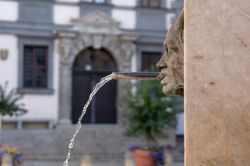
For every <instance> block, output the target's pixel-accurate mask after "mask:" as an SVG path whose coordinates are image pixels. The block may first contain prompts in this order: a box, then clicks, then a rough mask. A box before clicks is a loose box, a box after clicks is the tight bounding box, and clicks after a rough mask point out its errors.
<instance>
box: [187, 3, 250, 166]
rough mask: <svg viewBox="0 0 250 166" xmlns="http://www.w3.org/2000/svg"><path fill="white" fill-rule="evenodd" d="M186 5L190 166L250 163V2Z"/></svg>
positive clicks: (188, 153) (223, 165) (188, 163)
mask: <svg viewBox="0 0 250 166" xmlns="http://www.w3.org/2000/svg"><path fill="white" fill-rule="evenodd" d="M185 5H186V9H185V136H186V137H185V165H186V166H245V165H249V164H250V97H249V96H250V32H249V30H250V3H249V1H237V0H209V1H201V0H192V1H186V4H185Z"/></svg>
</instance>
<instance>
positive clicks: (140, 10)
mask: <svg viewBox="0 0 250 166" xmlns="http://www.w3.org/2000/svg"><path fill="white" fill-rule="evenodd" d="M181 7H182V4H181V1H175V0H154V1H149V0H141V1H136V0H112V1H111V0H57V1H53V0H45V1H44V0H35V1H33V0H19V1H14V0H13V1H5V0H1V1H0V49H1V50H6V51H7V54H8V55H7V58H6V59H5V60H4V59H1V61H0V75H1V79H0V82H1V83H4V82H5V81H8V82H9V85H10V87H17V88H18V91H19V92H20V93H23V94H24V99H23V102H24V103H25V106H26V108H27V109H28V110H29V112H28V114H27V115H25V116H23V117H19V118H18V119H15V118H6V121H8V120H9V121H12V122H13V123H14V122H15V123H17V124H16V126H19V127H25V125H23V124H27V125H29V124H32V123H37V124H39V125H42V126H47V127H49V126H53V124H55V123H57V122H62V123H64V122H65V123H72V122H73V123H75V121H76V117H77V116H78V115H76V116H75V114H77V112H74V111H73V110H75V109H79V108H74V107H73V106H72V105H79V103H80V102H82V101H84V99H85V98H86V95H87V93H89V90H90V89H91V88H92V86H93V84H94V83H95V82H96V81H97V80H98V79H99V78H100V77H102V76H104V75H106V74H108V73H110V72H112V71H140V70H147V69H148V68H149V67H150V66H151V65H155V64H156V62H157V61H158V59H159V57H160V56H161V54H162V53H163V47H162V44H163V41H164V37H165V34H166V31H167V29H168V28H169V27H170V26H171V24H172V23H173V22H174V20H175V18H176V13H178V12H179V10H180V9H181ZM84 71H85V72H84ZM111 86H113V87H112V88H113V89H116V88H114V87H115V86H118V88H117V91H114V92H113V91H110V90H108V91H107V92H106V93H107V96H109V95H111V94H112V95H113V96H110V98H111V97H112V98H116V96H117V97H118V98H119V95H120V90H121V88H119V85H113V84H112V85H111ZM85 87H86V88H85ZM82 88H83V90H80V91H82V92H79V93H78V91H79V90H78V89H82ZM112 88H111V89H112ZM87 91H88V92H87ZM81 93H84V94H81ZM79 95H80V96H79ZM106 98H109V97H106ZM78 99H80V100H79V101H76V100H78ZM102 100H106V99H105V97H103V98H102ZM112 100H114V99H112ZM112 100H107V101H104V102H102V103H98V102H97V103H96V107H97V108H91V109H92V110H93V109H95V111H96V113H97V114H98V113H99V114H100V116H99V117H102V116H103V118H102V119H98V118H97V117H95V115H90V114H89V115H87V116H88V119H87V120H86V122H87V123H116V122H117V118H118V117H117V116H116V115H117V111H119V110H117V108H116V107H117V103H115V101H113V102H112ZM103 103H109V104H108V106H110V108H107V109H109V110H112V111H111V113H109V112H108V111H106V112H105V111H104V113H101V112H102V111H100V109H102V110H103V108H104V107H105V106H106V107H108V106H107V104H104V105H103ZM118 105H119V104H118ZM92 107H94V106H92ZM100 107H101V108H100ZM107 109H106V110H107ZM104 110H105V109H104ZM77 111H78V112H79V110H77ZM105 115H107V116H106V117H105ZM72 116H73V117H72ZM109 117H111V118H109ZM26 122H27V123H26ZM13 125H14V124H13Z"/></svg>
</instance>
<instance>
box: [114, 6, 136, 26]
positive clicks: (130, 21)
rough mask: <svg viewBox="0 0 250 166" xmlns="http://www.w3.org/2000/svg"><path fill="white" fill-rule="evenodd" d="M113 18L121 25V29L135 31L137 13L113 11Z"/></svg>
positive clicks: (120, 10)
mask: <svg viewBox="0 0 250 166" xmlns="http://www.w3.org/2000/svg"><path fill="white" fill-rule="evenodd" d="M112 18H114V19H116V20H117V21H119V22H120V23H121V28H124V29H135V21H136V13H135V11H131V10H122V9H113V10H112Z"/></svg>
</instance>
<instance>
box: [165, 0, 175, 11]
mask: <svg viewBox="0 0 250 166" xmlns="http://www.w3.org/2000/svg"><path fill="white" fill-rule="evenodd" d="M174 1H176V0H166V7H167V8H169V9H170V8H172V7H173V5H172V4H173V2H174Z"/></svg>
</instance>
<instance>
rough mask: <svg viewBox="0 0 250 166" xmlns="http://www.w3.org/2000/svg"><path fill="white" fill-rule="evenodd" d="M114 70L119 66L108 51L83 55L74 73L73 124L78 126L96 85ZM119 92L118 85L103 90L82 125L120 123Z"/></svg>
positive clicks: (92, 103) (91, 50)
mask: <svg viewBox="0 0 250 166" xmlns="http://www.w3.org/2000/svg"><path fill="white" fill-rule="evenodd" d="M104 56H106V57H104ZM87 65H89V66H87ZM114 70H115V63H114V61H113V59H112V58H111V57H110V55H109V54H108V53H107V52H105V51H104V50H99V51H98V52H96V50H93V49H89V50H86V51H84V52H82V53H80V54H79V56H78V57H77V58H76V60H75V63H74V66H73V73H72V74H73V81H72V123H73V124H75V123H77V121H78V118H79V116H80V115H81V112H82V108H83V106H84V104H85V103H86V101H87V99H88V97H89V94H90V93H91V92H92V89H93V88H94V86H95V85H96V83H98V82H99V81H100V79H101V78H102V77H104V76H106V75H108V74H110V73H112V71H114ZM116 92H117V91H116V81H111V82H109V83H107V84H106V85H105V86H103V87H102V88H101V89H100V90H99V91H98V92H97V94H96V96H95V97H94V98H93V100H92V102H91V104H90V106H89V108H88V109H87V112H86V114H85V116H84V118H83V120H82V123H94V124H97V123H116V117H117V116H116Z"/></svg>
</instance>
